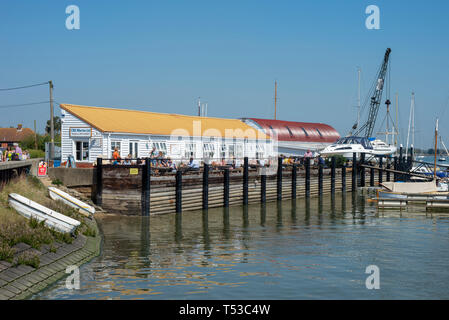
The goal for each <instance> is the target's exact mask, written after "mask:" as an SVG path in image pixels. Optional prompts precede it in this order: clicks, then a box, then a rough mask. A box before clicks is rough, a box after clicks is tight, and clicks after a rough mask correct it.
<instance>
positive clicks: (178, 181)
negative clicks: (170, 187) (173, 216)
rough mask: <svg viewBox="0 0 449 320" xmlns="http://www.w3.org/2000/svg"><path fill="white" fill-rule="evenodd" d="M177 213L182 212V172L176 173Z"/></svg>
mask: <svg viewBox="0 0 449 320" xmlns="http://www.w3.org/2000/svg"><path fill="white" fill-rule="evenodd" d="M175 184H176V191H175V192H176V212H177V213H181V212H182V171H180V170H178V171H176V182H175Z"/></svg>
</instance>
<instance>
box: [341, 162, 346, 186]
mask: <svg viewBox="0 0 449 320" xmlns="http://www.w3.org/2000/svg"><path fill="white" fill-rule="evenodd" d="M341 192H346V165H345V164H343V166H342V167H341Z"/></svg>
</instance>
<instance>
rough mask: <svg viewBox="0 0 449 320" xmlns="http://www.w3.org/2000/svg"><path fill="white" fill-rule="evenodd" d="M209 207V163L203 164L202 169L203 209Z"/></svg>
mask: <svg viewBox="0 0 449 320" xmlns="http://www.w3.org/2000/svg"><path fill="white" fill-rule="evenodd" d="M208 208H209V165H208V164H206V163H205V164H204V171H203V209H204V210H207V209H208Z"/></svg>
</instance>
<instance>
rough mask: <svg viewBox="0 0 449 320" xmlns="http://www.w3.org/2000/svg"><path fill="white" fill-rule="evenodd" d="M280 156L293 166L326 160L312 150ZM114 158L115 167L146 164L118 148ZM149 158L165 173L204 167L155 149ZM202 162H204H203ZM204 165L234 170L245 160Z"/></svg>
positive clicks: (261, 164) (258, 161) (264, 162)
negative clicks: (300, 153)
mask: <svg viewBox="0 0 449 320" xmlns="http://www.w3.org/2000/svg"><path fill="white" fill-rule="evenodd" d="M280 156H281V158H283V161H282V163H283V164H286V165H288V164H293V163H296V164H304V161H305V160H306V159H310V160H311V164H314V162H316V164H318V163H321V164H323V165H324V159H323V158H322V157H320V156H317V157H315V156H314V154H313V153H312V152H311V151H310V150H307V152H306V153H305V154H304V156H302V157H299V156H297V157H291V156H290V157H286V156H284V155H280ZM112 158H113V159H112V160H113V162H112V164H114V165H141V164H144V163H145V160H144V159H142V158H138V159H133V158H132V155H131V154H128V156H127V157H126V158H125V159H122V158H121V157H120V151H119V149H118V148H115V149H114V152H113V154H112ZM148 158H149V161H150V162H151V166H152V167H153V168H155V169H156V170H157V169H164V168H165V171H168V172H176V171H177V170H182V171H184V172H185V171H197V170H199V169H200V167H201V166H202V164H201V163H200V161H198V160H196V159H194V158H193V156H191V157H190V158H189V161H188V162H185V161H173V160H172V159H171V158H170V157H167V156H166V154H165V153H164V152H162V151H156V148H155V147H153V149H152V150H151V152H150V154H149V157H148ZM201 162H203V161H201ZM271 162H272V161H270V160H265V159H250V160H249V165H250V166H258V167H265V166H270V165H271ZM204 163H207V164H209V165H210V166H211V168H212V169H213V168H218V167H230V168H233V169H238V168H243V159H238V158H236V157H232V158H228V159H225V158H222V159H221V160H213V161H210V160H208V159H204Z"/></svg>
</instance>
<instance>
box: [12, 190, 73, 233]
mask: <svg viewBox="0 0 449 320" xmlns="http://www.w3.org/2000/svg"><path fill="white" fill-rule="evenodd" d="M8 202H9V205H10V206H11V207H12V208H14V209H15V210H16V211H17V212H18V213H19V214H20V215H22V216H24V217H25V218H27V219H30V218H34V219H37V220H38V221H39V222H41V221H45V225H46V226H47V227H49V228H52V229H54V230H56V231H59V232H62V233H73V232H74V231H75V229H76V228H77V227H78V226H79V225H80V224H81V223H80V222H79V221H77V220H75V219H72V218H70V217H67V216H65V215H63V214H61V213H59V212H56V211H53V210H51V209H49V208H47V207H44V206H42V205H40V204H38V203H37V202H34V201H32V200H30V199H27V198H25V197H23V196H21V195H19V194H16V193H11V194H9V195H8Z"/></svg>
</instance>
